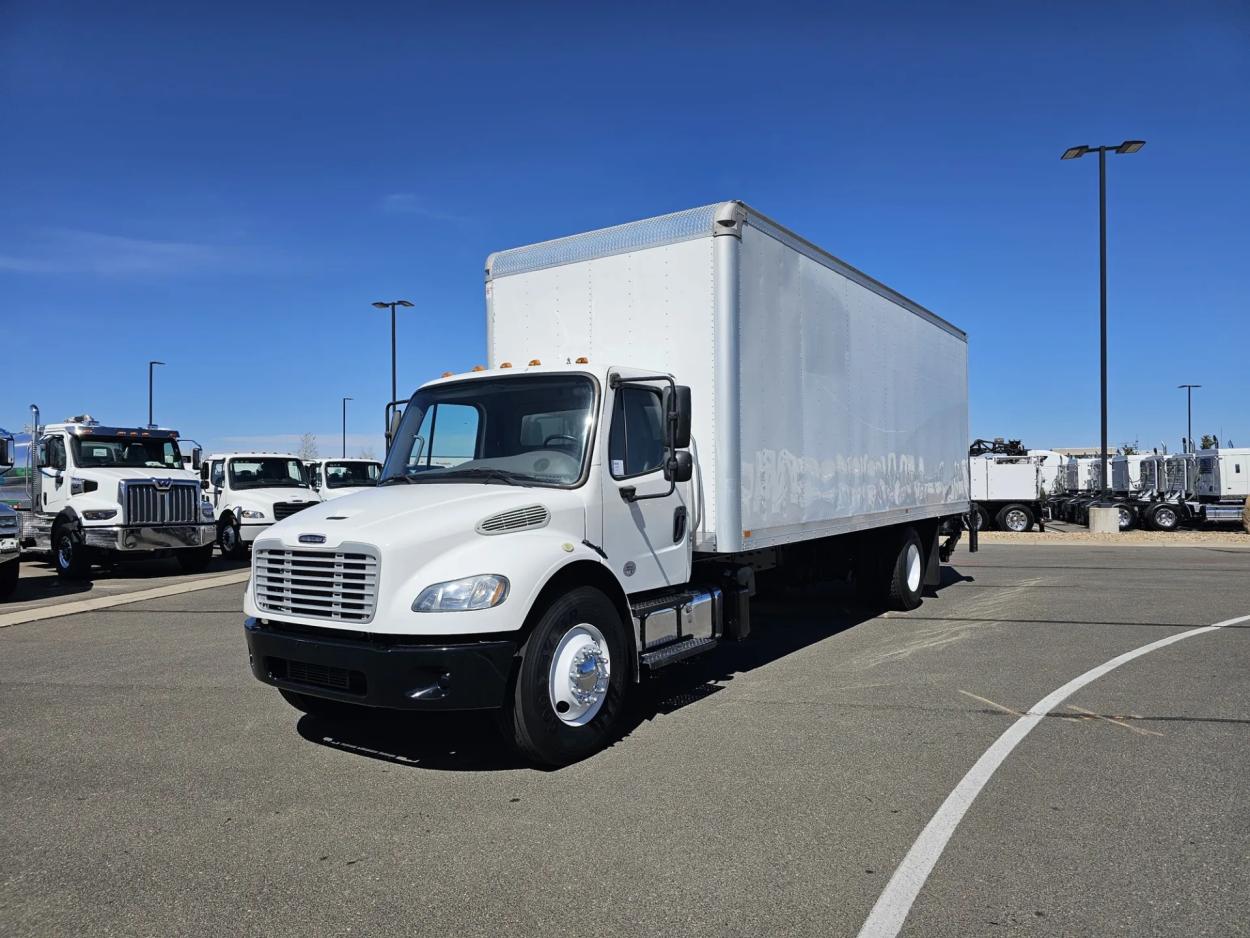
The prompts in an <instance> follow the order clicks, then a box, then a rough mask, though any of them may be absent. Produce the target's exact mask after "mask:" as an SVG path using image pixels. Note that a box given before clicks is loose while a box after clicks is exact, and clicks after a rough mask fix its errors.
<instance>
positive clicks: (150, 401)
mask: <svg viewBox="0 0 1250 938" xmlns="http://www.w3.org/2000/svg"><path fill="white" fill-rule="evenodd" d="M163 364H165V363H164V362H158V361H150V362H148V429H149V430H151V429H152V428H153V427H155V426H156V424H155V423H153V422H152V368H153V366H155V365H163Z"/></svg>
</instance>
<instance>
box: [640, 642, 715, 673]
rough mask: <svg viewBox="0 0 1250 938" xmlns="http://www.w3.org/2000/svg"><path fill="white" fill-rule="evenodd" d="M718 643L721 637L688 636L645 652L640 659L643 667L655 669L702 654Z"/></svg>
mask: <svg viewBox="0 0 1250 938" xmlns="http://www.w3.org/2000/svg"><path fill="white" fill-rule="evenodd" d="M718 644H720V639H717V638H687V639H683V640H682V641H680V642H673V644H671V645H665V646H664V647H663V648H657V649H655V650H654V651H647V652H643V653H642V655H641V656H639V660H640V661H641V662H642V665H643V667H646V668H650V669H651V670H653V671H654V670H655V669H656V668H663V667H665V666H666V665H670V664H674V663H676V662H678V661H683V660H685V659H686V658H690V657H693V656H694V655H700V654H702V653H703V652H705V651H711V650H712V649H713V648H715V647H716V646H717V645H718Z"/></svg>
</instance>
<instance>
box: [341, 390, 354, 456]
mask: <svg viewBox="0 0 1250 938" xmlns="http://www.w3.org/2000/svg"><path fill="white" fill-rule="evenodd" d="M354 400H355V398H354V397H345V398H343V458H344V459H346V458H347V402H348V401H354Z"/></svg>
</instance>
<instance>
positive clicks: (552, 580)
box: [519, 545, 640, 681]
mask: <svg viewBox="0 0 1250 938" xmlns="http://www.w3.org/2000/svg"><path fill="white" fill-rule="evenodd" d="M579 546H580V545H579ZM576 586H593V587H594V588H595V589H597V590H599V591H600V592H602V593H603V594H604V595H605V596H607V597H608V601H609V602H611V603H612V604H613V605H614V606H616V611H617V612H618V613H619V614H620V617H621V623H622V624H623V625H624V627H625V636H626V642H627V643H628V645H629V661H630V677H631V678H632V679H633V680H634V681H637V680H638V679H639V676H640V670H639V667H638V636H637V634H636V633H635V631H634V618H633V614H632V613H631V612H630V606H629V598H628V596H627V595H626V594H625V588H624V587H623V586H622V585H621V582H620V580H618V579H617V578H616V574H615V573H614V572H613V571H612V568H611V567H610V566H608V564H606V563H605V562H604V560H603V558H602V557H600V556H599V555H598V554H596V553H594V552H592V551H590V550H588V549H582V550H578V551H575V552H574V553H573V554H570V555H569V557H568V558H567V559H566V560H565V561H564V562H563V563H559V564H556V565H555V566H554V567H552V568H551V569H550V570H549V571H547V575H546V576H545V577H543V578H542V581H541V583H540V584H539V585H538V586H537V588H536V589H535V590H534V591H533V593H532V595H531V596H530V598H529V605H528V608H527V609H526V612H525V624H524V625H523V626H522V628H521V631H520V633H519V634H520V635H521V641H522V642H523V641H524V640H525V638H526V637H527V636H528V635H529V633H530V631H531V630H532V629H533V628H534V624H535V623H536V622H537V621H538V618H539V616H541V615H542V613H543V611H544V610H545V609H546V608H547V606H548V605H549V604H550V603H551V601H552V600H553V599H554V598H555V597H556V596H558V595H560V594H562V593H565V592H568V591H569V590H570V589H573V588H574V587H576Z"/></svg>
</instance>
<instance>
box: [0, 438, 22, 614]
mask: <svg viewBox="0 0 1250 938" xmlns="http://www.w3.org/2000/svg"><path fill="white" fill-rule="evenodd" d="M15 459H16V449H15V447H14V444H13V436H12V434H10V433H9V432H8V431H7V430H5V429H4V428H2V427H0V476H2V475H4V474H5V473H6V472H8V471H9V470H10V469H12V468H13V462H14V460H15ZM21 556H22V544H21V522H20V521H19V520H18V517H17V512H16V511H14V510H13V509H12V508H10V507H9V506H8V505H6V504H4V503H3V502H0V599H8V598H9V597H10V596H12V595H13V591H14V590H16V589H17V579H18V576H19V575H20V574H19V571H20V569H21Z"/></svg>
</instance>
